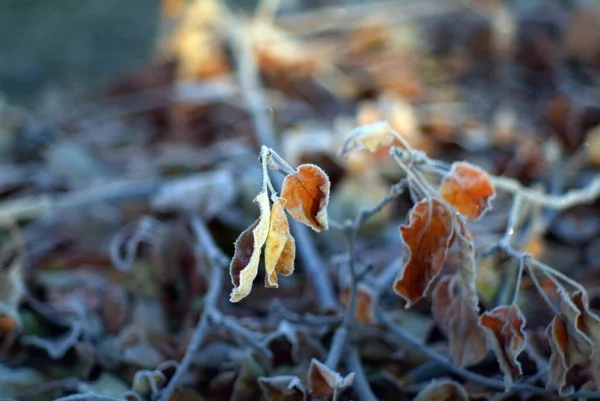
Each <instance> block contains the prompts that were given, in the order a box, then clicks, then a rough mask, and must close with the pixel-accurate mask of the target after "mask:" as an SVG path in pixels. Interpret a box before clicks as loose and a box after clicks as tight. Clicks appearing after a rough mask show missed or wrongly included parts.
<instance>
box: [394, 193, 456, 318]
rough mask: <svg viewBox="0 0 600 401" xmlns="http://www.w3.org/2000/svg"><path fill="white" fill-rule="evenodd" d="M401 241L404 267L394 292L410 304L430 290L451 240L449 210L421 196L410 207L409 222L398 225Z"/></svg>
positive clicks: (439, 203)
mask: <svg viewBox="0 0 600 401" xmlns="http://www.w3.org/2000/svg"><path fill="white" fill-rule="evenodd" d="M400 232H401V237H402V242H403V244H404V253H403V255H402V257H403V262H404V263H403V264H404V268H403V270H402V272H401V273H400V275H399V276H398V277H397V278H396V281H395V282H394V291H395V292H396V294H398V295H400V296H401V297H402V298H404V299H405V300H406V307H407V308H408V307H410V306H411V305H412V304H413V303H415V302H417V301H418V300H419V299H421V298H422V297H423V296H425V295H427V293H428V292H429V287H430V285H431V283H432V281H433V280H434V278H435V277H436V276H437V275H438V273H439V271H440V269H441V268H442V265H443V263H444V260H445V259H446V252H447V250H448V248H449V247H450V245H451V242H452V239H453V219H452V214H451V212H450V210H449V209H448V208H447V207H446V206H445V205H444V204H443V203H442V202H440V201H439V200H437V199H432V200H428V199H424V200H422V201H421V202H419V203H417V204H416V205H415V206H414V207H413V208H412V210H411V212H410V215H409V220H408V225H402V226H401V227H400Z"/></svg>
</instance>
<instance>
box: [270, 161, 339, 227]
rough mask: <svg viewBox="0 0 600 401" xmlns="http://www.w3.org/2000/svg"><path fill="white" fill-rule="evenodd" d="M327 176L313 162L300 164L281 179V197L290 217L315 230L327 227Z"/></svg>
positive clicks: (328, 184) (328, 186)
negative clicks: (284, 201) (293, 171)
mask: <svg viewBox="0 0 600 401" xmlns="http://www.w3.org/2000/svg"><path fill="white" fill-rule="evenodd" d="M330 186H331V184H330V182H329V177H327V174H325V172H324V171H323V170H321V168H320V167H318V166H315V165H314V164H302V165H300V166H298V168H297V169H296V172H295V173H293V174H289V175H288V176H287V177H285V180H284V181H283V189H282V190H281V197H282V198H284V199H285V200H286V201H287V204H286V206H285V207H286V209H287V211H288V212H289V214H290V215H292V217H293V218H294V219H296V220H298V221H300V222H302V223H304V224H306V225H307V226H309V227H310V228H312V229H313V230H315V231H321V230H326V229H327V204H328V203H329V188H330Z"/></svg>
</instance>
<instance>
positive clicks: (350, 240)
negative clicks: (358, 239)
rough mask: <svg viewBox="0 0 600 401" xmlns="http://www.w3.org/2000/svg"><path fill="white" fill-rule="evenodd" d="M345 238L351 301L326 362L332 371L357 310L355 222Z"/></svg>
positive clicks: (340, 355) (347, 230) (350, 223)
mask: <svg viewBox="0 0 600 401" xmlns="http://www.w3.org/2000/svg"><path fill="white" fill-rule="evenodd" d="M344 226H345V229H344V237H345V238H346V243H347V246H348V268H349V270H350V297H349V298H350V299H349V301H348V307H347V308H346V311H345V312H344V320H343V321H342V325H341V326H340V327H338V328H337V330H336V331H335V334H334V335H333V341H332V344H331V349H330V350H329V354H328V355H327V359H326V360H325V365H326V366H327V367H328V368H330V369H336V368H337V365H338V363H339V361H340V359H341V357H342V352H343V351H344V348H345V347H346V344H347V342H348V333H349V331H350V330H351V328H352V326H353V325H354V313H355V309H356V292H357V285H358V282H357V272H356V263H355V256H356V255H355V254H354V240H355V236H356V229H357V226H356V225H355V224H354V223H353V222H350V221H348V222H346V224H345V225H344Z"/></svg>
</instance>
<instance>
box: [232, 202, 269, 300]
mask: <svg viewBox="0 0 600 401" xmlns="http://www.w3.org/2000/svg"><path fill="white" fill-rule="evenodd" d="M254 201H255V202H256V203H258V207H259V209H260V217H259V218H258V220H256V221H255V222H254V224H252V225H251V226H250V227H248V228H247V229H246V230H245V231H244V232H243V233H241V234H240V236H239V237H238V239H237V240H236V241H235V253H234V255H233V259H232V260H231V264H230V266H229V274H230V275H231V282H232V283H233V290H232V291H231V295H230V297H229V300H230V301H231V302H238V301H240V300H241V299H243V298H245V297H246V296H248V294H250V291H251V290H252V282H253V281H254V279H255V278H256V274H257V273H258V263H259V262H260V253H261V248H262V247H263V245H264V244H265V242H266V241H267V235H268V234H269V220H270V205H269V195H267V192H266V191H263V192H261V193H260V194H258V196H257V197H256V199H255V200H254Z"/></svg>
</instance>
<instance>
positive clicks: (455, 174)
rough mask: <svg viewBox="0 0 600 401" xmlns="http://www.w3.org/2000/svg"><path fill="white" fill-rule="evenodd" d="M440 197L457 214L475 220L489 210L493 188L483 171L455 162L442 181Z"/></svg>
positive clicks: (465, 163)
mask: <svg viewBox="0 0 600 401" xmlns="http://www.w3.org/2000/svg"><path fill="white" fill-rule="evenodd" d="M440 195H441V196H442V198H444V199H445V200H446V201H447V202H448V203H450V204H451V205H452V206H453V207H454V208H455V209H456V210H457V211H458V213H460V214H463V215H465V216H466V217H467V218H468V219H469V220H477V219H478V218H479V217H481V216H482V215H483V214H484V213H485V212H486V211H487V210H488V209H489V208H490V204H489V202H490V200H491V199H492V198H493V197H494V186H493V184H492V181H491V180H490V178H489V176H488V175H487V173H486V172H485V171H484V170H482V169H480V168H479V167H477V166H474V165H472V164H470V163H467V162H456V163H453V164H452V167H451V169H450V171H449V172H448V174H447V175H446V176H445V177H444V178H443V179H442V185H441V187H440Z"/></svg>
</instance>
